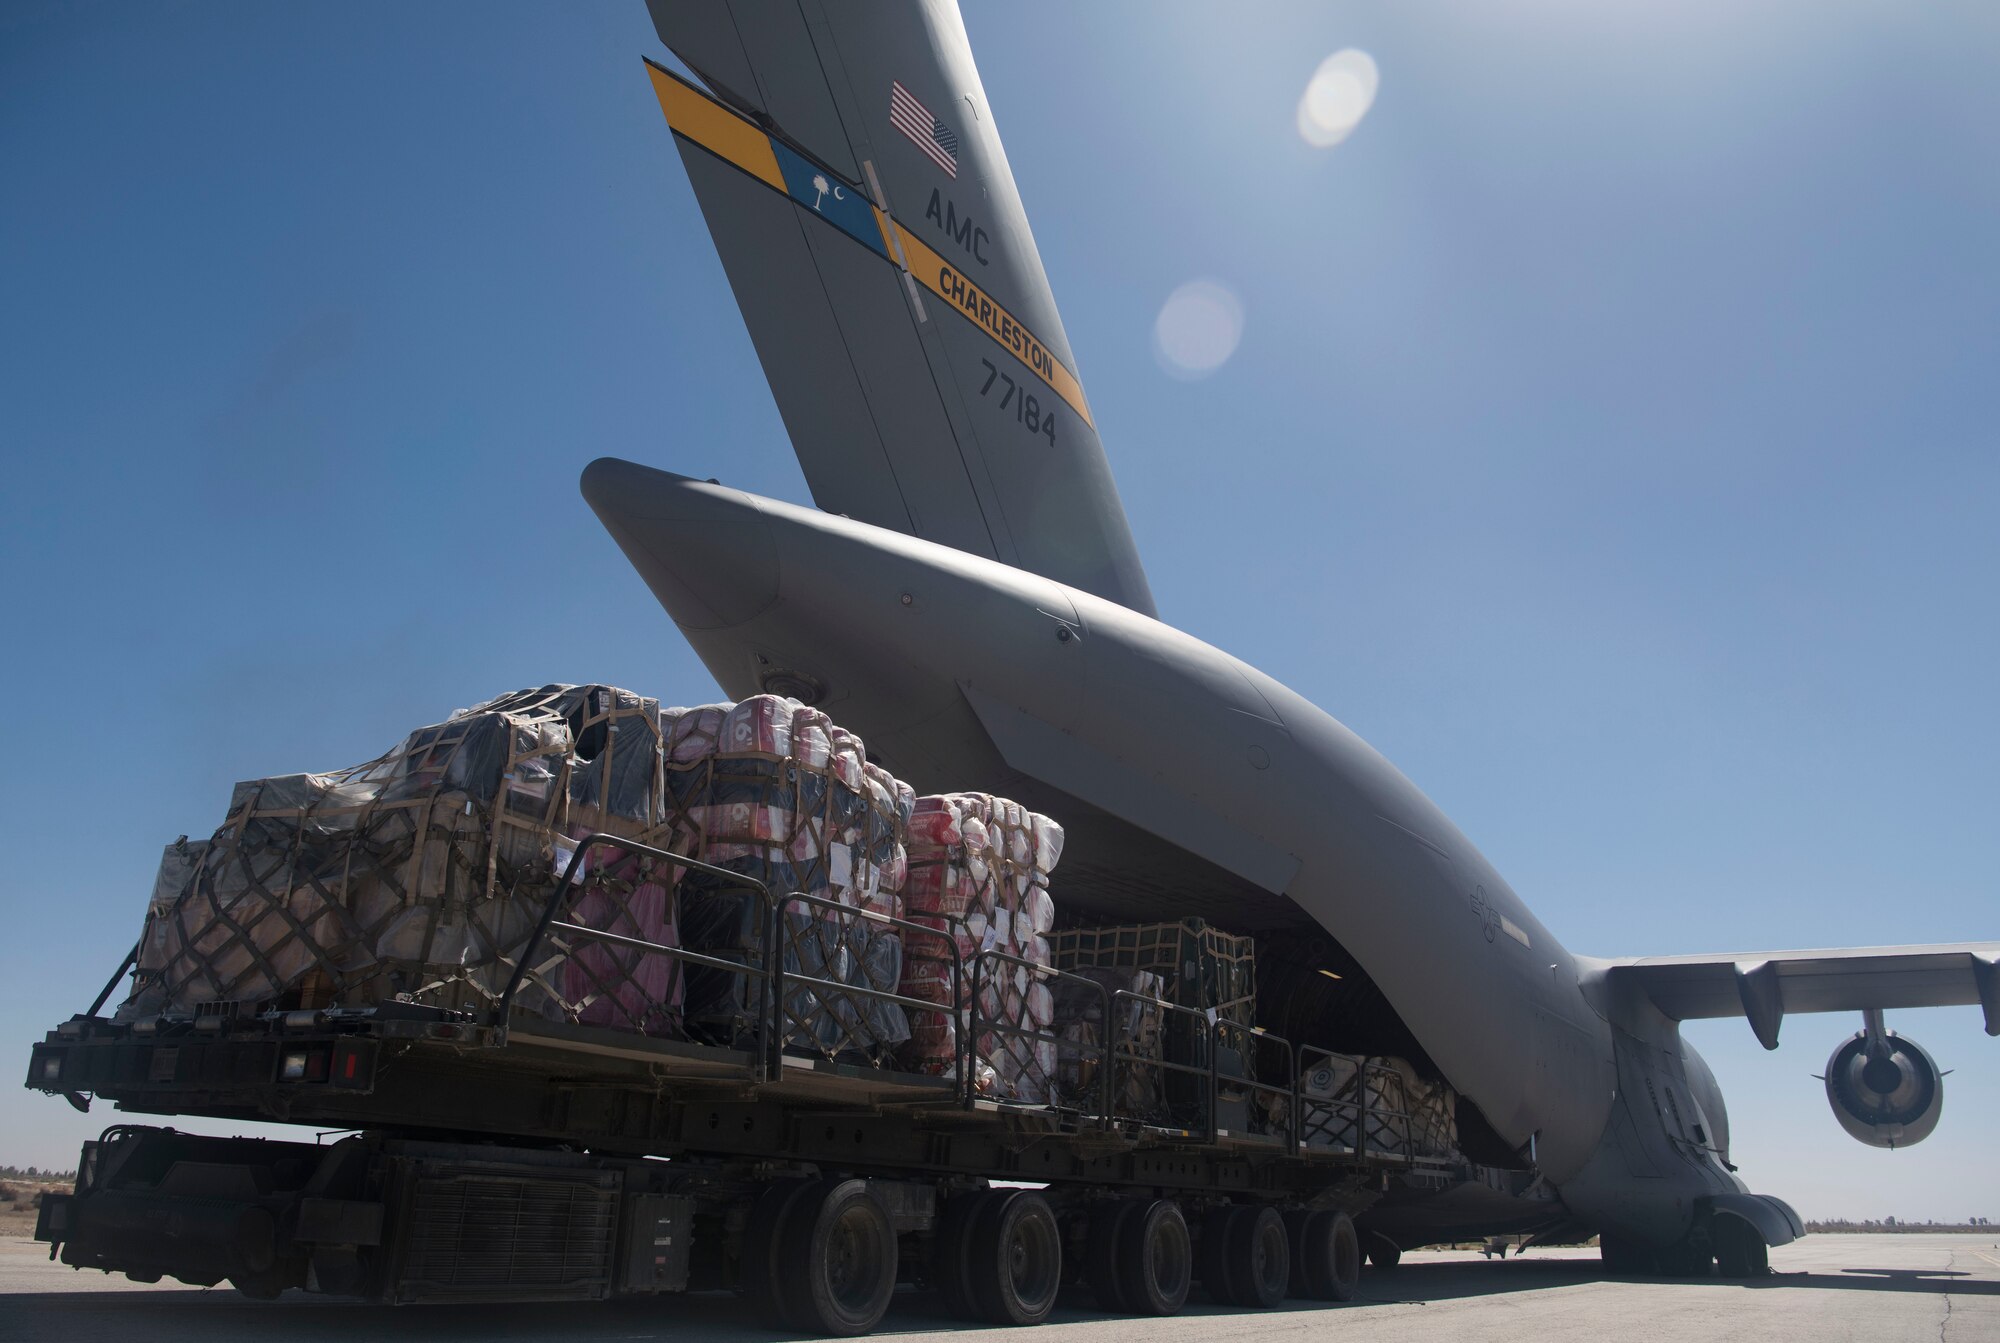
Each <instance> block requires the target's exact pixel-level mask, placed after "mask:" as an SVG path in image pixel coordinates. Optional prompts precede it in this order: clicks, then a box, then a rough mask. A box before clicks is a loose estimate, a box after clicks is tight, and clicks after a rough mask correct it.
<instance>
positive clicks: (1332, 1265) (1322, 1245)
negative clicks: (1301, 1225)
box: [1294, 1212, 1361, 1301]
mask: <svg viewBox="0 0 2000 1343" xmlns="http://www.w3.org/2000/svg"><path fill="white" fill-rule="evenodd" d="M1298 1258H1299V1260H1300V1262H1301V1264H1302V1265H1303V1266H1304V1268H1305V1287H1306V1290H1305V1296H1306V1299H1307V1300H1311V1301H1352V1300H1353V1299H1354V1293H1355V1292H1356V1291H1357V1290H1359V1288H1360V1286H1361V1237H1360V1236H1358V1235H1357V1234H1355V1230H1354V1219H1353V1218H1352V1217H1349V1216H1348V1215H1347V1214H1346V1213H1344V1212H1316V1213H1314V1214H1313V1215H1312V1216H1310V1217H1308V1218H1307V1219H1306V1224H1305V1247H1304V1249H1303V1251H1301V1252H1299V1253H1298ZM1294 1295H1297V1293H1294Z"/></svg>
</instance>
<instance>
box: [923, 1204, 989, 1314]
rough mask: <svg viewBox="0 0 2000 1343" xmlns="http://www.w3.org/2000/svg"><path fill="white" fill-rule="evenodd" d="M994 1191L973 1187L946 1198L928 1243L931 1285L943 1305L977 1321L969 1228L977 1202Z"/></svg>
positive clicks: (976, 1213) (976, 1215)
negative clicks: (935, 1231)
mask: <svg viewBox="0 0 2000 1343" xmlns="http://www.w3.org/2000/svg"><path fill="white" fill-rule="evenodd" d="M997 1192H998V1191H997V1190H992V1189H975V1190H973V1191H971V1192H970V1193H965V1194H958V1195H955V1196H953V1197H952V1198H950V1199H948V1200H946V1202H945V1205H944V1216H943V1217H942V1218H940V1219H939V1220H938V1229H937V1235H936V1236H935V1237H933V1238H932V1242H931V1255H932V1259H931V1285H932V1286H934V1287H936V1288H937V1290H938V1295H939V1296H940V1297H942V1298H943V1299H944V1308H945V1309H946V1310H947V1311H949V1312H950V1313H951V1314H952V1315H954V1316H956V1317H957V1318H959V1319H961V1320H978V1319H980V1318H981V1316H980V1314H979V1303H978V1301H976V1300H974V1298H973V1295H972V1280H971V1278H970V1276H969V1272H970V1270H969V1268H968V1260H969V1259H970V1257H971V1254H972V1231H973V1228H974V1227H975V1226H977V1225H978V1224H979V1209H980V1205H981V1204H983V1203H985V1202H986V1200H987V1199H989V1198H991V1197H993V1195H994V1194H995V1193H997Z"/></svg>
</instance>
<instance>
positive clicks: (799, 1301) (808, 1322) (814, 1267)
mask: <svg viewBox="0 0 2000 1343" xmlns="http://www.w3.org/2000/svg"><path fill="white" fill-rule="evenodd" d="M780 1243H781V1244H782V1246H783V1249H784V1260H783V1267H784V1270H785V1272H786V1273H788V1274H789V1275H790V1276H791V1281H790V1282H789V1284H788V1285H787V1289H786V1292H785V1314H786V1317H787V1322H788V1323H790V1324H791V1326H792V1327H793V1328H794V1329H799V1330H802V1331H804V1332H806V1333H814V1334H827V1335H831V1336H833V1337H835V1338H857V1337H859V1336H860V1335H862V1334H866V1333H869V1332H872V1331H873V1330H874V1328H875V1326H876V1325H878V1324H880V1323H881V1322H882V1315H883V1313H884V1312H885V1311H887V1310H888V1309H889V1298H890V1297H892V1296H894V1295H895V1294H896V1269H897V1262H896V1231H895V1228H894V1227H893V1226H892V1225H891V1224H890V1222H889V1210H888V1209H887V1208H884V1207H883V1206H882V1201H881V1200H880V1199H878V1198H876V1197H875V1195H874V1194H873V1193H872V1192H870V1190H869V1188H868V1182H867V1181H866V1180H822V1181H820V1182H818V1183H817V1184H815V1185H814V1186H813V1188H812V1189H811V1191H810V1192H808V1193H807V1194H805V1195H804V1196H803V1197H802V1198H801V1199H800V1201H799V1202H798V1203H796V1204H794V1205H793V1206H792V1209H791V1211H790V1213H789V1214H788V1215H787V1216H786V1218H785V1221H784V1230H783V1232H782V1234H781V1237H780Z"/></svg>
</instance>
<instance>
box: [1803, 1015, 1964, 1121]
mask: <svg viewBox="0 0 2000 1343" xmlns="http://www.w3.org/2000/svg"><path fill="white" fill-rule="evenodd" d="M1826 1099H1827V1103H1828V1104H1829V1105H1831V1106H1832V1107H1833V1117H1834V1118H1835V1119H1838V1120H1839V1121H1840V1126H1841V1127H1842V1128H1844V1129H1846V1130H1847V1131H1848V1133H1849V1134H1851V1135H1852V1136H1853V1137H1855V1138H1856V1139H1858V1140H1860V1141H1861V1142H1865V1143H1867V1144H1868V1145H1869V1146H1870V1147H1908V1146H1909V1145H1910V1144H1911V1143H1918V1142H1922V1141H1923V1140H1924V1139H1925V1138H1928V1137H1929V1136H1930V1135H1931V1130H1932V1129H1934V1128H1936V1127H1937V1122H1938V1116H1939V1114H1941V1113H1942V1112H1943V1110H1944V1075H1943V1074H1942V1073H1940V1072H1939V1071H1938V1066H1937V1064H1935V1063H1933V1062H1932V1061H1931V1056H1930V1055H1929V1054H1927V1053H1925V1052H1924V1050H1923V1047H1922V1046H1920V1045H1919V1044H1917V1042H1916V1041H1914V1040H1906V1039H1904V1038H1903V1037H1902V1036H1900V1035H1898V1034H1896V1033H1895V1032H1894V1031H1881V1032H1880V1033H1879V1034H1875V1035H1872V1036H1871V1033H1870V1032H1869V1031H1866V1030H1863V1031H1858V1032H1856V1033H1855V1035H1854V1037H1853V1038H1852V1039H1850V1040H1846V1041H1844V1042H1842V1044H1841V1046H1840V1048H1838V1049H1836V1050H1834V1051H1833V1057H1832V1058H1830V1059H1828V1060H1827V1061H1826Z"/></svg>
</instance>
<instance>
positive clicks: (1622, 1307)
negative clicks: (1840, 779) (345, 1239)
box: [0, 1235, 2000, 1343]
mask: <svg viewBox="0 0 2000 1343" xmlns="http://www.w3.org/2000/svg"><path fill="white" fill-rule="evenodd" d="M47 1248H48V1247H46V1246H41V1245H36V1244H35V1243H34V1242H32V1241H26V1240H20V1239H8V1240H3V1241H0V1340H8V1341H9V1343H12V1340H17V1339H18V1340H44V1339H46V1340H52V1341H54V1343H237V1341H238V1340H241V1341H242V1343H253V1341H254V1343H263V1340H267V1339H272V1338H282V1339H285V1340H288V1341H289V1340H302V1341H304V1343H316V1341H318V1340H325V1341H326V1343H351V1340H353V1339H356V1338H365V1339H368V1340H370V1341H371V1343H397V1341H398V1340H405V1339H407V1340H420V1339H421V1340H427V1341H428V1340H468V1341H469V1340H486V1339H505V1340H540V1339H549V1340H557V1339H560V1340H574V1341H576V1343H613V1340H618V1341H620V1343H623V1341H624V1340H639V1339H663V1340H673V1341H674V1343H751V1341H752V1340H767V1339H777V1338H791V1337H794V1336H793V1335H773V1334H772V1333H771V1332H769V1331H768V1330H765V1329H762V1328H760V1327H759V1326H758V1325H757V1324H756V1323H755V1322H754V1321H753V1320H752V1319H751V1318H750V1315H749V1313H748V1312H747V1311H746V1310H745V1309H744V1307H743V1305H742V1303H740V1302H738V1301H737V1300H736V1299H735V1298H734V1297H730V1296H723V1295H713V1294H704V1295H699V1296H688V1297H662V1298H660V1299H659V1300H657V1301H633V1302H618V1303H615V1304H608V1305H599V1304H583V1305H553V1306H480V1307H473V1308H463V1307H435V1306H432V1307H403V1308H400V1309H396V1308H389V1307H383V1306H370V1305H362V1304H358V1303H353V1302H340V1301H327V1300H324V1299H322V1298H319V1297H314V1296H308V1295H306V1294H303V1293H290V1294H287V1296H286V1297H284V1298H283V1299H282V1300H279V1301H275V1302H257V1301H250V1300H247V1299H245V1298H243V1297H240V1296H238V1295H237V1294H236V1293H235V1292H233V1291H231V1290H230V1289H228V1288H227V1287H222V1288H216V1289H212V1290H203V1289H200V1288H193V1287H179V1286H173V1285H169V1284H166V1283H161V1284H155V1285H151V1286H142V1285H140V1284H137V1283H131V1282H127V1281H125V1280H124V1279H123V1278H113V1277H108V1276H106V1275H103V1274H99V1273H78V1272H76V1271H74V1270H72V1269H67V1268H63V1267H62V1266H60V1265H57V1264H51V1263H49V1262H48V1261H47V1259H46V1254H47ZM1771 1266H1772V1274H1771V1276H1770V1277H1769V1278H1766V1279H1762V1280H1759V1281H1757V1282H1755V1283H1743V1282H1724V1281H1721V1280H1719V1279H1708V1280H1704V1281H1694V1280H1684V1279H1683V1280H1659V1279H1639V1278H1625V1279H1613V1278H1607V1277H1606V1276H1605V1275H1604V1274H1603V1272H1602V1271H1601V1270H1600V1268H1599V1266H1598V1263H1597V1257H1596V1252H1595V1251H1594V1250H1547V1251H1535V1250H1531V1251H1529V1252H1528V1255H1527V1256H1526V1257H1525V1258H1523V1259H1518V1260H1516V1259H1506V1260H1486V1259H1482V1258H1481V1257H1480V1256H1478V1255H1477V1254H1472V1253H1452V1252H1444V1251H1438V1252H1419V1253H1413V1254H1408V1255H1405V1256H1404V1257H1403V1262H1402V1264H1401V1266H1399V1267H1398V1268H1396V1269H1394V1270H1393V1271H1391V1272H1388V1273H1380V1272H1377V1271H1375V1270H1372V1269H1371V1270H1367V1271H1365V1272H1364V1273H1363V1275H1362V1282H1361V1295H1362V1298H1363V1299H1362V1300H1359V1301H1354V1302H1350V1303H1347V1304H1344V1305H1334V1306H1327V1305H1313V1306H1303V1305H1301V1306H1292V1305H1290V1304H1288V1305H1287V1306H1285V1307H1281V1308H1279V1309H1277V1310H1271V1311H1239V1310H1223V1309H1219V1308H1217V1307H1214V1306H1211V1305H1209V1304H1208V1303H1207V1302H1206V1301H1203V1300H1200V1299H1199V1298H1200V1296H1201V1293H1200V1291H1199V1289H1197V1290H1196V1293H1195V1296H1196V1298H1197V1299H1196V1300H1193V1301H1191V1302H1190V1303H1189V1306H1188V1309H1187V1311H1186V1312H1185V1313H1184V1314H1182V1315H1179V1316H1177V1317H1175V1318H1173V1319H1169V1320H1154V1319H1143V1320H1142V1319H1131V1318H1125V1317H1116V1316H1108V1315H1103V1314H1100V1313H1098V1312H1097V1311H1096V1310H1094V1309H1093V1308H1092V1307H1091V1304H1090V1300H1089V1296H1088V1294H1087V1293H1081V1292H1079V1293H1075V1294H1074V1295H1073V1296H1070V1295H1066V1296H1065V1299H1064V1301H1063V1304H1062V1306H1061V1307H1060V1308H1059V1309H1058V1310H1057V1312H1056V1314H1055V1316H1054V1317H1053V1318H1052V1319H1051V1320H1050V1321H1049V1323H1048V1324H1047V1325H1044V1326H1043V1328H1042V1330H1041V1331H1040V1332H1038V1333H1037V1334H1035V1335H1034V1336H1035V1337H1036V1338H1038V1339H1041V1340H1043V1341H1044V1343H1170V1341H1176V1343H1177V1341H1181V1340H1185V1341H1186V1343H1197V1341H1205V1340H1237V1339H1240V1340H1243V1341H1244V1343H1252V1341H1253V1340H1254V1343H1280V1340H1283V1341H1285V1343H1292V1341H1297V1343H1304V1341H1305V1340H1309V1339H1328V1340H1340V1343H1348V1341H1349V1340H1352V1341H1353V1343H1364V1341H1366V1343H1375V1341H1376V1340H1380V1341H1381V1343H1415V1341H1416V1340H1452V1341H1453V1343H1457V1341H1458V1340H1463V1339H1478V1340H1482V1341H1485V1340H1491V1341H1493V1343H1516V1341H1518V1343H1567V1341H1569V1340H1576V1341H1577V1343H1583V1341H1585V1340H1592V1341H1594V1340H1598V1339H1607V1338H1609V1339H1616V1340H1618V1343H1641V1341H1642V1340H1644V1341H1645V1343H1652V1341H1653V1340H1687V1343H1718V1340H1727V1339H1741V1340H1745V1341H1746V1343H1750V1341H1752V1340H1754V1343H1792V1341H1794V1340H1796V1343H1808V1341H1810V1343H1845V1341H1846V1340H1853V1343H1906V1341H1907V1343H2000V1236H1996V1235H1959V1236H1951V1235H1899V1236H1808V1237H1807V1238H1805V1239H1804V1240H1802V1241H1799V1242H1798V1243H1796V1244H1793V1245H1787V1246H1784V1247H1782V1248H1780V1249H1778V1250H1774V1251H1773V1252H1772V1254H1771ZM880 1335H881V1336H884V1337H887V1336H894V1337H897V1338H900V1339H906V1340H917V1339H938V1340H943V1339H950V1340H953V1343H984V1341H986V1340H995V1341H997V1340H1002V1339H1008V1340H1013V1341H1014V1343H1020V1340H1021V1339H1022V1334H1021V1333H1020V1331H1018V1330H1011V1329H1009V1330H1002V1329H974V1328H968V1327H965V1326H962V1325H956V1324H954V1323H953V1322H952V1321H950V1320H948V1319H946V1318H945V1317H944V1316H943V1315H942V1314H941V1312H940V1311H939V1308H938V1305H937V1303H936V1300H935V1298H933V1297H932V1296H930V1295H929V1294H927V1293H918V1292H906V1293H904V1294H903V1295H902V1296H900V1297H899V1298H898V1299H897V1301H896V1304H895V1305H894V1306H893V1307H891V1309H890V1312H889V1316H888V1318H887V1319H886V1320H884V1321H883V1326H882V1329H881V1331H880Z"/></svg>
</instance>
